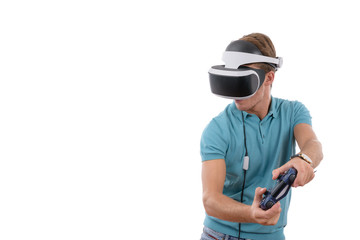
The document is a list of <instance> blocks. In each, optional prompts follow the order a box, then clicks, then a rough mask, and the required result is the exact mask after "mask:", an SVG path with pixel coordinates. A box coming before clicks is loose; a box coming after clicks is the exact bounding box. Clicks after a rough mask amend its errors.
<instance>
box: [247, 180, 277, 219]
mask: <svg viewBox="0 0 360 240" xmlns="http://www.w3.org/2000/svg"><path fill="white" fill-rule="evenodd" d="M265 192H266V188H260V187H258V188H256V190H255V197H254V201H253V204H252V205H251V207H250V215H251V218H252V219H253V221H254V222H255V223H259V224H261V225H276V223H277V222H278V221H279V218H280V213H281V207H280V202H277V203H276V204H275V205H274V206H272V207H271V208H270V209H268V210H266V211H265V210H262V209H261V208H260V202H261V200H262V196H263V194H264V193H265Z"/></svg>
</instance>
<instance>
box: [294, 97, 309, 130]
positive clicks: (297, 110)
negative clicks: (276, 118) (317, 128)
mask: <svg viewBox="0 0 360 240" xmlns="http://www.w3.org/2000/svg"><path fill="white" fill-rule="evenodd" d="M299 123H306V124H309V125H311V124H312V122H311V115H310V112H309V110H308V109H307V108H306V107H305V105H304V104H302V103H301V102H298V101H295V102H294V111H293V125H292V127H293V128H294V127H295V126H296V125H297V124H299Z"/></svg>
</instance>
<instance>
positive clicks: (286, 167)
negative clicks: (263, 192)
mask: <svg viewBox="0 0 360 240" xmlns="http://www.w3.org/2000/svg"><path fill="white" fill-rule="evenodd" d="M290 167H291V165H290V164H289V163H286V164H284V165H282V166H281V167H279V168H277V169H275V170H274V171H273V172H272V174H273V177H272V179H273V180H275V179H277V178H278V177H279V175H280V174H281V173H283V172H285V171H287V170H289V168H290Z"/></svg>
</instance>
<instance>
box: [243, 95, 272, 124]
mask: <svg viewBox="0 0 360 240" xmlns="http://www.w3.org/2000/svg"><path fill="white" fill-rule="evenodd" d="M270 104H271V96H270V95H269V97H266V98H264V99H262V100H261V101H260V102H258V103H257V104H256V105H255V106H253V107H252V108H251V109H248V110H247V111H246V112H247V113H250V114H255V115H256V116H258V118H259V119H260V120H263V119H264V118H265V117H266V115H267V114H268V112H269V108H270Z"/></svg>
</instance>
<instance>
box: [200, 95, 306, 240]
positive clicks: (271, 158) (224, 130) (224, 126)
mask: <svg viewBox="0 0 360 240" xmlns="http://www.w3.org/2000/svg"><path fill="white" fill-rule="evenodd" d="M241 112H242V111H240V110H238V109H237V107H236V105H235V102H233V103H231V104H229V105H228V106H227V107H226V108H225V110H224V111H223V112H221V113H220V114H219V115H218V116H217V117H215V118H213V119H212V120H211V122H210V123H209V124H208V125H207V127H206V128H205V130H204V132H203V134H202V137H201V144H200V147H201V157H202V161H207V160H212V159H225V163H226V180H225V183H224V189H223V194H224V195H226V196H228V197H230V198H232V199H235V200H237V201H240V196H241V189H242V183H243V178H244V176H243V169H242V166H243V159H244V156H245V148H244V134H243V124H244V123H243V120H242V116H241ZM242 113H243V114H244V122H245V130H246V142H247V148H248V155H249V158H250V164H249V169H248V171H247V173H246V181H245V189H244V204H247V205H251V204H252V202H253V199H254V195H255V189H256V188H257V187H266V188H267V189H269V188H272V187H273V186H274V184H275V181H274V180H272V171H273V170H274V169H276V168H278V167H280V166H282V165H283V164H285V163H286V162H287V161H288V160H289V158H290V156H291V155H293V154H295V146H296V143H295V138H294V127H295V126H296V125H297V124H299V123H307V124H309V125H311V116H310V113H309V111H308V110H307V109H306V107H305V106H304V105H303V104H302V103H300V102H298V101H288V100H283V99H279V98H274V97H272V98H271V104H270V108H269V112H268V114H267V115H266V117H265V118H264V119H263V120H260V119H259V118H258V117H257V116H256V115H253V114H248V113H246V112H242ZM290 198H291V191H290V192H289V193H288V195H287V196H286V197H285V198H283V199H282V200H281V201H280V203H281V208H282V212H281V215H280V219H279V221H278V223H277V224H276V225H275V226H263V225H260V224H254V223H242V224H241V237H242V238H250V239H255V240H272V239H274V240H282V239H285V237H284V232H283V229H284V227H285V226H286V223H287V212H288V210H289V204H290ZM204 225H205V226H207V227H209V228H211V229H213V230H215V231H217V232H221V233H224V234H229V235H231V236H237V235H238V231H239V230H238V228H239V224H238V223H234V222H228V221H223V220H220V219H217V218H215V217H211V216H208V215H206V217H205V221H204Z"/></svg>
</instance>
